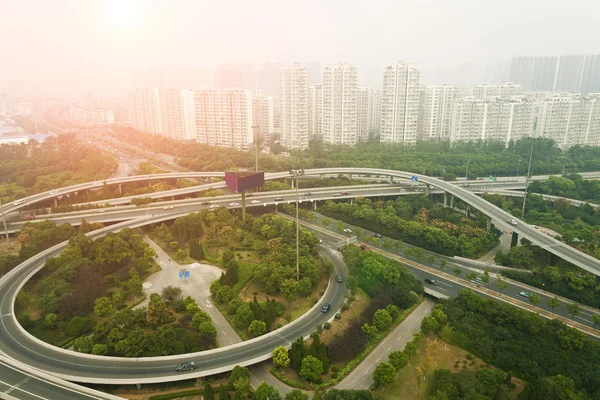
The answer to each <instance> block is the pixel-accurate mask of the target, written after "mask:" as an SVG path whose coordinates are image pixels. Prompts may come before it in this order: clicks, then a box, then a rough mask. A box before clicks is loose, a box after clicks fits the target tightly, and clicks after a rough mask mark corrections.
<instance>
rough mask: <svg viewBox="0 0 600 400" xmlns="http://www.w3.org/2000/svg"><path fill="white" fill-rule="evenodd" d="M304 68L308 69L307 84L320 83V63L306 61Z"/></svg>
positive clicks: (321, 76) (321, 77)
mask: <svg viewBox="0 0 600 400" xmlns="http://www.w3.org/2000/svg"><path fill="white" fill-rule="evenodd" d="M306 69H307V70H308V84H309V85H320V84H321V83H322V79H323V75H322V74H321V64H319V63H318V62H315V61H313V62H309V63H306Z"/></svg>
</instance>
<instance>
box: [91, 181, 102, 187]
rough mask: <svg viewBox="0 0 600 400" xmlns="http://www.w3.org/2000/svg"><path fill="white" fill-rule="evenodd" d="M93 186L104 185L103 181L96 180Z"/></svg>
mask: <svg viewBox="0 0 600 400" xmlns="http://www.w3.org/2000/svg"><path fill="white" fill-rule="evenodd" d="M92 186H94V187H95V186H102V182H100V181H96V182H94V183H93V184H92Z"/></svg>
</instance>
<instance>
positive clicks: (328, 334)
mask: <svg viewBox="0 0 600 400" xmlns="http://www.w3.org/2000/svg"><path fill="white" fill-rule="evenodd" d="M370 301H371V298H370V297H369V296H368V295H367V294H366V293H365V292H364V291H363V290H362V289H357V291H356V300H354V301H352V302H350V303H349V304H350V309H348V310H346V311H343V312H342V318H340V319H334V320H333V321H332V322H331V329H323V333H322V334H321V341H322V342H323V343H325V344H329V343H330V342H331V341H332V340H333V339H335V338H336V337H341V336H344V334H345V333H346V330H347V329H348V325H349V324H350V322H352V321H353V320H355V319H359V317H360V315H361V314H362V313H363V312H364V311H365V310H366V309H367V307H369V303H370Z"/></svg>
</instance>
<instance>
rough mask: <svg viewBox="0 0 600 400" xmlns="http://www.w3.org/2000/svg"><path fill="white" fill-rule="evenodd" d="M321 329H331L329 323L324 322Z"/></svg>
mask: <svg viewBox="0 0 600 400" xmlns="http://www.w3.org/2000/svg"><path fill="white" fill-rule="evenodd" d="M323 328H325V329H331V324H330V323H329V322H325V323H324V324H323Z"/></svg>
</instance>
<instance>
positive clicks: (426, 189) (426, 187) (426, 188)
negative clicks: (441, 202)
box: [425, 184, 431, 196]
mask: <svg viewBox="0 0 600 400" xmlns="http://www.w3.org/2000/svg"><path fill="white" fill-rule="evenodd" d="M429 190H431V188H430V187H429V184H427V185H425V194H426V195H428V196H429Z"/></svg>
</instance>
